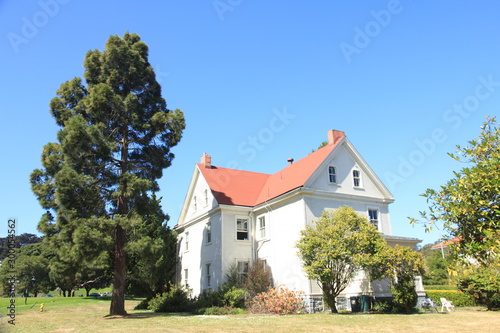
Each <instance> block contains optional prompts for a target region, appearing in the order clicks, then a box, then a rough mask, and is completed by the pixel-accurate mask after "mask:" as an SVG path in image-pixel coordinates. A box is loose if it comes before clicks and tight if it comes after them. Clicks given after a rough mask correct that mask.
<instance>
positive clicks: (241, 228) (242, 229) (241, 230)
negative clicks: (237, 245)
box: [236, 219, 248, 240]
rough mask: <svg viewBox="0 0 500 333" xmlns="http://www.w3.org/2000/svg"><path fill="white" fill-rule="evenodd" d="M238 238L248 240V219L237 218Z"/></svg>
mask: <svg viewBox="0 0 500 333" xmlns="http://www.w3.org/2000/svg"><path fill="white" fill-rule="evenodd" d="M236 239H237V240H248V219H236Z"/></svg>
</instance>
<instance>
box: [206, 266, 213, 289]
mask: <svg viewBox="0 0 500 333" xmlns="http://www.w3.org/2000/svg"><path fill="white" fill-rule="evenodd" d="M211 266H212V265H211V264H206V265H205V267H206V268H205V273H206V279H207V288H210V287H211V286H212V281H211V275H210V268H211Z"/></svg>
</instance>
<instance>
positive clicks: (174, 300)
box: [148, 287, 195, 312]
mask: <svg viewBox="0 0 500 333" xmlns="http://www.w3.org/2000/svg"><path fill="white" fill-rule="evenodd" d="M194 308H195V301H194V300H193V299H191V298H190V297H189V291H188V290H185V289H183V288H180V287H175V288H172V290H170V291H169V292H168V293H166V294H165V295H163V296H157V297H155V298H153V299H151V300H150V301H149V305H148V309H150V310H153V311H154V312H190V311H192V310H194Z"/></svg>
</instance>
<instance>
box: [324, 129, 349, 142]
mask: <svg viewBox="0 0 500 333" xmlns="http://www.w3.org/2000/svg"><path fill="white" fill-rule="evenodd" d="M344 136H345V133H344V132H342V131H337V130H334V129H331V130H329V131H328V144H329V145H334V144H336V143H337V142H339V141H340V140H341V139H342V138H343V137H344Z"/></svg>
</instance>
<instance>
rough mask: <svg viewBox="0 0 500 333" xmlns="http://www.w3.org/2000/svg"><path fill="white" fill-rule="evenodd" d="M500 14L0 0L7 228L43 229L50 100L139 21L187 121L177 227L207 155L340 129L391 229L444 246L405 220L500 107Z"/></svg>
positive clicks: (0, 166)
mask: <svg viewBox="0 0 500 333" xmlns="http://www.w3.org/2000/svg"><path fill="white" fill-rule="evenodd" d="M499 17H500V3H498V2H497V1H481V2H477V1H458V0H455V1H430V0H429V1H425V0H421V1H409V0H400V1H356V2H354V3H353V2H352V1H347V0H346V1H340V0H339V1H305V0H304V1H264V0H254V1H250V0H199V1H192V0H191V1H189V0H183V1H180V0H179V1H168V0H167V1H78V0H39V1H34V0H25V1H22V2H21V1H15V0H1V1H0V56H1V60H2V61H1V62H0V107H1V119H2V125H3V128H2V131H1V134H0V138H1V142H2V143H3V152H2V161H1V163H0V172H1V175H2V177H1V179H2V180H1V183H0V236H5V235H6V233H7V219H8V218H9V217H15V218H17V219H18V226H17V233H18V234H20V233H23V232H31V233H35V232H36V225H37V223H38V221H39V218H40V216H41V214H42V213H43V210H42V209H41V208H40V206H39V204H38V202H37V200H36V198H35V197H34V196H33V194H32V192H31V190H30V184H29V175H30V173H31V172H32V171H33V169H35V168H39V167H40V154H41V150H42V147H43V146H44V145H45V144H46V143H48V142H51V141H55V138H56V134H57V131H58V128H57V126H56V125H55V122H54V120H53V119H52V117H51V115H50V114H49V110H48V103H49V101H50V100H51V99H52V98H53V97H54V96H55V92H56V90H57V89H58V87H59V86H60V85H61V84H62V83H63V82H65V81H67V80H70V79H72V78H73V77H82V76H83V70H84V69H83V66H82V64H83V60H84V56H85V54H86V52H87V51H88V50H90V49H103V48H104V44H105V42H106V40H107V39H108V37H109V36H110V35H120V36H122V35H123V34H124V33H125V32H126V31H129V32H135V33H138V34H139V35H140V36H141V38H142V40H143V41H144V42H145V43H146V44H148V46H149V47H150V63H151V64H152V65H153V67H154V68H155V71H156V74H157V77H158V81H159V82H160V83H161V85H162V88H163V97H164V98H165V99H166V100H167V103H168V107H169V108H170V109H176V108H179V109H182V110H183V111H184V112H185V116H186V122H187V128H186V130H185V132H184V136H183V139H182V141H181V142H180V144H179V145H178V146H177V147H176V148H174V153H175V155H176V158H175V160H174V163H173V166H172V167H171V168H169V169H166V170H165V172H164V177H163V178H162V179H161V180H160V186H161V188H162V191H161V193H160V195H161V196H162V197H163V208H164V210H165V211H166V212H168V213H169V214H170V216H171V220H170V225H172V226H173V225H174V224H175V223H176V221H177V218H178V215H179V212H180V209H181V206H182V203H183V200H184V196H185V193H186V190H187V187H188V184H189V181H190V177H191V174H192V172H193V168H194V164H195V163H197V162H199V159H200V157H201V155H202V153H203V152H207V153H208V154H210V155H211V156H212V161H213V164H214V165H218V166H223V167H234V166H237V167H238V168H240V169H244V170H250V171H257V172H264V173H274V172H276V171H278V170H279V169H281V168H283V167H285V166H286V160H287V159H288V158H289V157H293V158H295V159H296V160H297V159H300V158H302V157H304V156H305V155H307V154H308V153H310V152H311V150H312V149H313V148H317V147H318V145H319V144H320V143H321V142H322V141H325V140H326V139H327V137H326V135H327V131H328V130H329V129H332V128H334V129H338V130H342V131H344V132H345V133H346V135H347V137H348V138H349V140H350V141H351V142H352V143H353V144H354V146H355V147H356V148H357V150H358V151H359V152H360V153H361V155H362V156H363V157H364V158H365V159H366V161H367V162H368V164H369V165H370V166H371V167H372V169H373V170H374V171H375V172H376V173H377V174H378V175H379V177H380V178H381V179H382V181H383V182H384V183H385V184H386V185H387V186H388V188H389V189H390V190H391V191H392V193H393V195H394V197H395V198H396V201H395V203H393V204H392V205H391V206H390V211H391V219H392V226H393V234H394V235H398V236H409V237H418V238H421V239H423V243H422V244H425V243H430V242H433V241H435V240H437V239H438V238H439V237H440V233H439V231H435V232H432V233H430V234H425V233H424V230H423V228H422V227H420V226H416V227H412V226H409V224H408V220H407V216H412V217H418V216H419V214H418V212H419V211H420V210H424V209H426V207H427V206H426V203H425V199H423V198H422V197H420V196H419V194H421V193H423V192H424V191H425V189H426V188H438V187H439V186H440V185H442V184H444V183H445V182H446V181H447V180H449V179H450V178H451V177H452V176H453V170H458V169H459V168H461V167H462V166H461V165H460V164H458V163H456V162H453V161H452V160H451V159H450V158H449V157H448V156H447V154H446V153H447V152H454V151H455V146H456V145H457V144H461V145H463V144H465V143H466V142H467V141H469V140H471V139H473V138H476V137H477V136H478V135H479V132H480V126H481V124H482V123H483V122H484V120H485V117H486V116H496V115H498V114H499V108H498V106H499V105H500V20H499V19H498V18H499ZM276 117H278V118H279V119H281V121H282V124H283V125H284V126H280V127H279V130H276V127H273V126H271V123H272V122H273V121H275V120H274V119H275V118H276ZM273 128H274V129H275V130H272V129H273ZM251 138H256V140H257V144H255V139H254V141H252V139H251ZM252 142H254V143H252ZM254 145H255V146H254ZM257 148H258V149H257ZM2 221H3V222H2ZM2 224H3V225H4V226H3V227H2Z"/></svg>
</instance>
